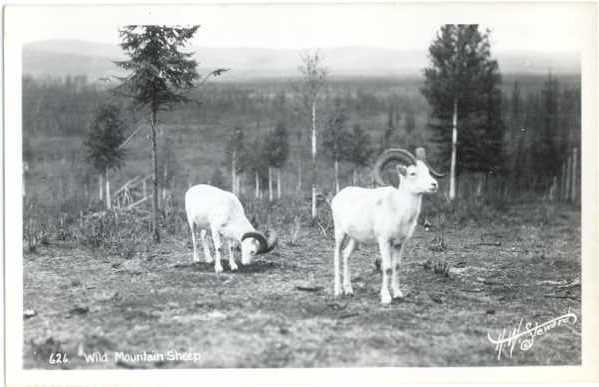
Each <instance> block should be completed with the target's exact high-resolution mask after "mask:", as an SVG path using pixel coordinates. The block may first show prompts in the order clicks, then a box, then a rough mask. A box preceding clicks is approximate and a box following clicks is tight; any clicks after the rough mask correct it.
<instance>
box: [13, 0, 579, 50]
mask: <svg viewBox="0 0 599 387" xmlns="http://www.w3.org/2000/svg"><path fill="white" fill-rule="evenodd" d="M589 13H590V12H589V9H588V8H585V7H584V6H583V5H577V4H574V3H545V4H532V3H515V4H506V3H504V4H496V3H487V4H484V3H481V4H478V3H477V4H472V3H470V4H461V5H456V4H449V3H420V4H413V3H405V4H397V3H396V4H370V5H364V4H362V5H356V4H345V5H339V4H337V5H332V4H330V5H322V4H321V5H309V4H305V5H297V4H295V5H293V4H279V5H217V6H214V5H212V6H208V5H203V6H202V5H201V6H146V7H139V6H120V7H116V6H91V5H88V6H79V7H72V6H44V7H34V6H29V7H13V8H12V9H11V7H9V9H8V11H7V13H6V18H7V24H6V25H7V32H6V33H7V34H8V35H10V34H11V33H13V34H15V35H17V36H18V38H19V40H21V41H22V42H24V43H27V42H32V41H38V40H49V39H76V40H85V41H94V42H105V43H114V44H116V43H117V42H118V33H117V30H118V27H119V26H121V25H125V24H141V23H144V24H181V25H190V24H200V25H201V29H200V31H199V33H198V34H196V37H195V41H194V45H196V46H205V47H261V48H292V49H298V48H299V49H307V48H326V47H340V46H372V47H382V48H391V49H408V50H409V49H414V50H422V49H425V48H426V47H427V46H428V45H429V44H430V42H431V41H432V40H433V39H434V37H435V31H436V30H437V29H438V27H439V26H440V25H442V24H445V23H478V24H481V26H482V27H483V28H490V29H491V30H492V34H491V39H492V46H493V48H494V50H496V51H513V50H522V51H539V52H562V51H568V52H574V51H578V50H579V49H580V47H581V44H582V43H581V42H582V41H583V40H584V38H585V36H587V37H588V33H589V32H588V29H585V28H583V26H585V25H586V24H585V23H583V22H581V21H582V20H583V19H585V18H586V17H587V16H588V14H589ZM585 20H586V19H585ZM9 26H10V27H11V28H12V29H9V28H8V27H9Z"/></svg>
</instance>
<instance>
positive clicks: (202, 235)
mask: <svg viewBox="0 0 599 387" xmlns="http://www.w3.org/2000/svg"><path fill="white" fill-rule="evenodd" d="M200 238H201V239H202V247H203V248H204V260H205V261H206V262H208V263H212V261H213V260H214V259H213V258H212V255H211V254H210V246H209V245H208V241H207V240H206V230H205V229H202V231H200ZM198 261H199V258H198ZM196 262H197V261H196Z"/></svg>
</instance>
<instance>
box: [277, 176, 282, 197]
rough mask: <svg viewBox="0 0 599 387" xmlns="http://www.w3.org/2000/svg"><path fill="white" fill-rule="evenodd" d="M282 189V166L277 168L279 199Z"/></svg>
mask: <svg viewBox="0 0 599 387" xmlns="http://www.w3.org/2000/svg"><path fill="white" fill-rule="evenodd" d="M281 196H282V190H281V168H277V199H279V200H280V199H281Z"/></svg>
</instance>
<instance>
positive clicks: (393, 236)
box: [331, 148, 444, 304]
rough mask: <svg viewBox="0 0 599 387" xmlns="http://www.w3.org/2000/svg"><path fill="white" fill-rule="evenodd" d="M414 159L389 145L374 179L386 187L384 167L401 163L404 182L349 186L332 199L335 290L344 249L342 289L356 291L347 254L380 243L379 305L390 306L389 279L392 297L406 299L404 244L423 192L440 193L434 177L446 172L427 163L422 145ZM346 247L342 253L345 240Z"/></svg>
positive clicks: (410, 233) (338, 285) (412, 227)
mask: <svg viewBox="0 0 599 387" xmlns="http://www.w3.org/2000/svg"><path fill="white" fill-rule="evenodd" d="M417 155H418V157H414V155H412V154H411V153H410V152H408V151H407V150H404V149H389V150H387V151H385V152H384V153H383V154H382V155H381V156H380V157H379V159H378V160H377V162H376V165H375V167H374V177H375V180H376V182H377V183H378V184H380V185H385V182H384V181H383V178H382V171H383V169H384V168H385V166H386V165H387V164H388V163H390V162H392V161H398V162H401V163H404V164H406V165H407V166H404V165H398V166H397V171H398V173H399V178H400V184H399V186H398V188H394V187H391V186H387V187H381V188H372V189H369V188H361V187H346V188H344V189H342V190H341V191H339V193H338V194H337V195H335V197H334V198H333V200H332V201H331V209H332V213H333V223H334V226H335V254H334V270H335V274H334V277H335V278H334V294H335V296H339V295H340V294H341V278H340V268H339V257H340V255H341V253H343V293H345V294H347V295H352V294H353V289H352V286H351V277H350V271H349V256H350V255H351V253H352V252H353V251H354V249H355V248H356V246H357V245H358V243H364V244H378V246H379V250H380V253H381V258H382V259H381V261H382V277H383V278H382V285H381V303H383V304H389V303H390V302H391V299H392V298H391V294H390V293H389V277H391V291H392V294H393V298H400V297H403V295H402V292H401V290H400V288H399V276H398V270H399V265H400V263H401V256H402V253H403V251H404V249H405V245H406V242H407V241H408V239H409V238H410V237H411V236H412V234H413V233H414V229H415V227H416V224H417V221H418V216H419V214H420V207H421V204H422V195H423V194H427V193H433V192H436V191H437V188H438V185H437V181H436V180H435V179H434V178H433V177H432V176H431V174H432V175H433V176H436V177H443V176H444V175H442V174H440V173H438V172H436V171H435V170H433V169H432V168H430V167H429V166H428V165H427V164H426V161H425V157H424V149H423V148H419V149H418V150H417ZM344 242H346V246H345V249H344V250H343V251H342V248H343V244H344Z"/></svg>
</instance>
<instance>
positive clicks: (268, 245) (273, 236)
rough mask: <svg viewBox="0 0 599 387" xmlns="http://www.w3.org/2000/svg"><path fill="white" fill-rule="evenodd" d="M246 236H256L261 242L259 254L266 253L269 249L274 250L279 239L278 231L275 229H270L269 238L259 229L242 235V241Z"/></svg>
mask: <svg viewBox="0 0 599 387" xmlns="http://www.w3.org/2000/svg"><path fill="white" fill-rule="evenodd" d="M245 238H254V239H256V240H257V241H258V243H260V249H259V250H258V251H257V252H256V253H257V254H265V253H268V252H269V251H272V250H273V249H274V248H275V246H276V245H277V242H278V240H279V239H278V237H277V233H276V232H274V231H273V230H269V231H268V238H266V236H264V234H262V233H261V232H258V231H251V232H246V233H245V234H243V236H242V237H241V241H242V242H243V240H244V239H245Z"/></svg>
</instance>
